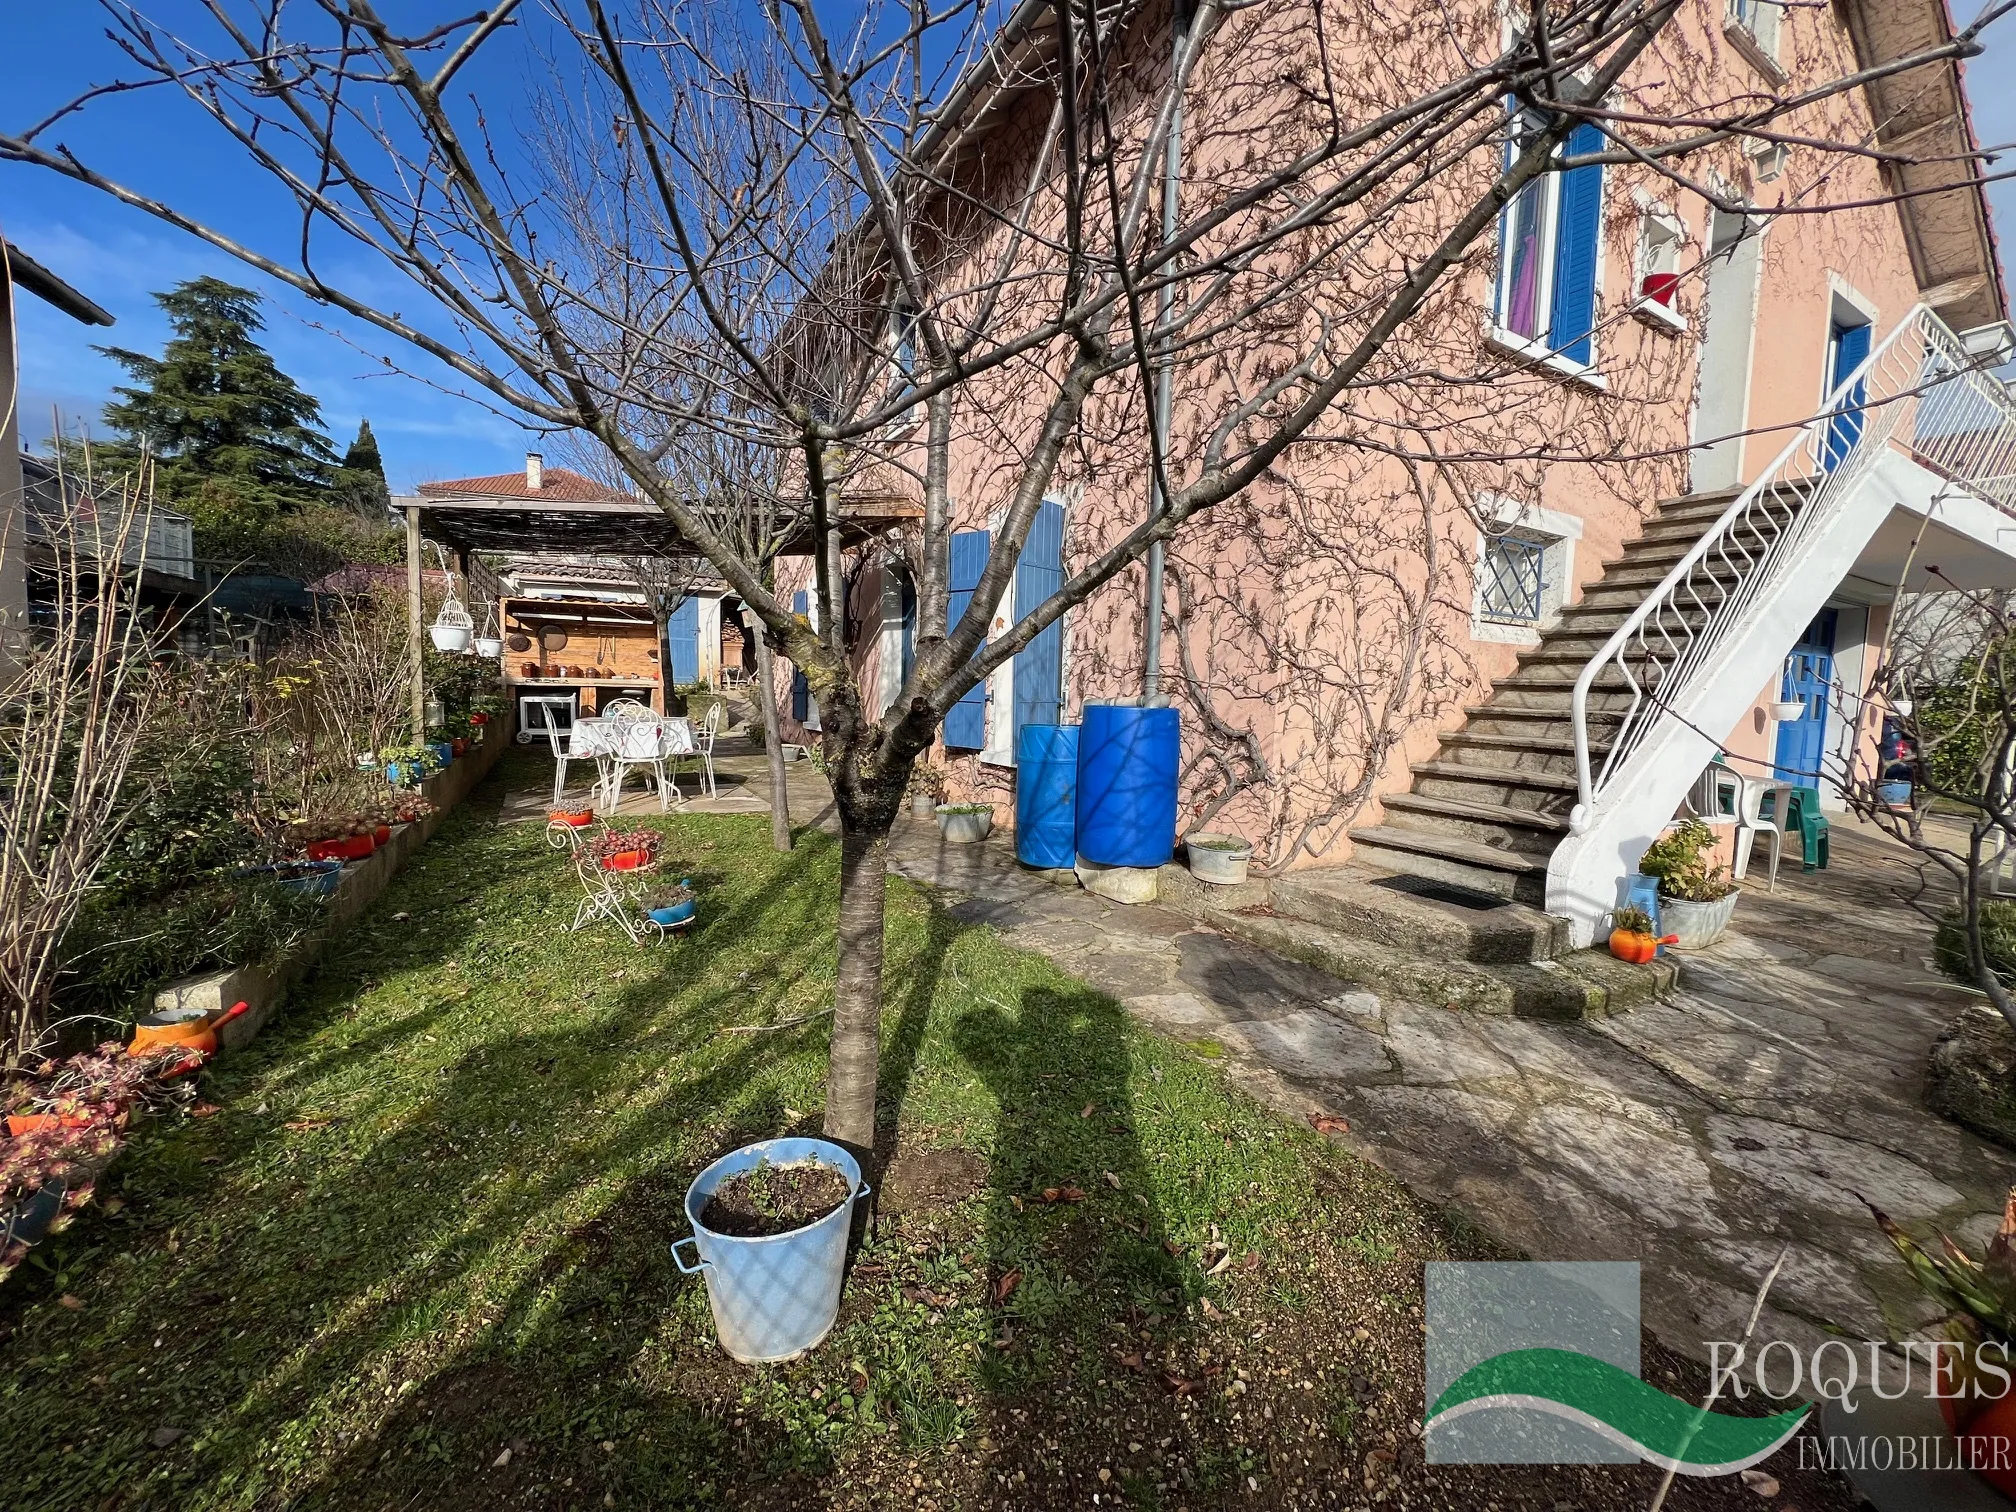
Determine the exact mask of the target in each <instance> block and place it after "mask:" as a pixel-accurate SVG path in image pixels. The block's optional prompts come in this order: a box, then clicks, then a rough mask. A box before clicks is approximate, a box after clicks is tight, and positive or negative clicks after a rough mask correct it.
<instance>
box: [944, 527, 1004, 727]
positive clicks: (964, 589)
mask: <svg viewBox="0 0 2016 1512" xmlns="http://www.w3.org/2000/svg"><path fill="white" fill-rule="evenodd" d="M992 543H993V536H992V535H991V534H990V533H989V532H987V531H984V530H959V531H954V532H953V534H952V540H951V542H950V546H951V550H950V551H949V552H948V553H947V556H948V560H947V562H946V576H947V583H946V586H947V588H948V589H949V590H950V592H949V594H948V596H947V600H946V607H945V629H946V633H947V634H950V633H951V632H952V631H953V630H955V629H957V628H958V625H959V620H960V617H961V616H962V615H964V614H965V613H966V606H967V605H968V604H970V603H972V602H973V590H974V589H975V588H978V587H979V586H980V574H981V573H983V572H985V571H986V570H987V554H988V550H989V548H990V547H991V545H992ZM986 743H987V684H986V682H985V681H984V680H982V681H980V682H977V683H975V684H974V685H973V686H972V687H971V688H969V689H967V690H966V692H965V694H964V695H963V696H962V697H961V698H960V700H959V702H957V703H955V704H954V705H952V707H951V708H950V709H949V710H947V711H946V714H945V745H946V747H947V749H957V750H962V751H977V750H979V749H980V747H982V746H983V745H985V744H986Z"/></svg>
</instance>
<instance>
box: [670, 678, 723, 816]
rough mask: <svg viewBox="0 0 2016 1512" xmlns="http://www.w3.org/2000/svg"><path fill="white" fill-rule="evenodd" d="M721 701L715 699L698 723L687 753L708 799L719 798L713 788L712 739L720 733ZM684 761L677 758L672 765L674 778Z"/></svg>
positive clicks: (682, 757)
mask: <svg viewBox="0 0 2016 1512" xmlns="http://www.w3.org/2000/svg"><path fill="white" fill-rule="evenodd" d="M721 708H722V700H720V699H718V698H717V699H715V700H714V702H713V703H712V704H711V705H710V706H709V707H708V710H707V717H706V718H704V719H702V720H701V721H700V727H699V728H698V729H697V730H695V731H694V732H693V749H692V750H691V751H690V752H689V753H688V754H689V755H691V756H692V758H693V763H694V766H695V768H696V769H697V771H698V772H699V777H700V782H701V784H702V785H703V786H705V788H706V790H707V796H708V797H709V798H718V797H720V796H721V795H720V793H719V791H718V790H717V789H716V788H715V786H714V737H715V736H716V735H719V734H720V733H721ZM685 760H686V757H685V756H681V757H679V758H678V759H677V760H675V761H674V762H673V763H672V773H673V775H674V776H675V777H676V776H677V775H678V773H679V767H680V764H681V763H683V762H684V761H685Z"/></svg>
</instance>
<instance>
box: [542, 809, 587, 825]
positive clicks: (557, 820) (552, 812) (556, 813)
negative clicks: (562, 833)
mask: <svg viewBox="0 0 2016 1512" xmlns="http://www.w3.org/2000/svg"><path fill="white" fill-rule="evenodd" d="M546 822H547V823H548V824H557V825H559V826H560V827H561V828H563V829H586V828H588V826H589V825H591V824H593V823H594V822H595V810H593V809H592V808H584V809H564V808H556V809H548V810H547V811H546Z"/></svg>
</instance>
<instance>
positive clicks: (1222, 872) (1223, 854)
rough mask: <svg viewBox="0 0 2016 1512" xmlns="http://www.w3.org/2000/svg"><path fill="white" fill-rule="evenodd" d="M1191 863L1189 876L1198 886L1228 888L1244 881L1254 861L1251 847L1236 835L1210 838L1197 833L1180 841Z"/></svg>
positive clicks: (1248, 841)
mask: <svg viewBox="0 0 2016 1512" xmlns="http://www.w3.org/2000/svg"><path fill="white" fill-rule="evenodd" d="M1183 852H1184V855H1185V856H1186V857H1187V858H1188V859H1189V862H1190V875H1191V876H1193V877H1195V878H1196V879H1197V880H1198V881H1199V882H1215V883H1216V884H1217V885H1218V886H1220V887H1231V886H1234V885H1236V884H1238V883H1240V882H1244V881H1245V880H1246V868H1247V866H1248V865H1249V864H1250V863H1251V862H1252V860H1253V843H1252V842H1251V841H1250V840H1242V839H1240V838H1239V837H1238V836H1237V835H1213V834H1209V833H1206V832H1204V831H1201V830H1200V831H1199V832H1197V833H1196V834H1194V835H1190V836H1188V837H1186V838H1185V840H1184V841H1183Z"/></svg>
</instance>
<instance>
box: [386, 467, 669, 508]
mask: <svg viewBox="0 0 2016 1512" xmlns="http://www.w3.org/2000/svg"><path fill="white" fill-rule="evenodd" d="M420 492H421V493H422V494H424V495H425V496H426V497H428V498H430V499H442V498H457V497H468V498H484V499H534V500H536V499H551V500H553V501H555V502H556V503H562V504H604V503H627V504H636V503H641V502H643V501H642V500H639V499H636V498H634V497H633V496H631V495H629V494H626V493H623V492H621V491H619V490H617V489H613V488H608V487H605V486H604V485H602V484H600V483H597V482H596V481H595V480H594V479H592V478H584V477H582V476H581V474H579V473H577V472H569V471H568V470H567V469H566V468H564V467H548V468H544V469H542V476H541V478H540V486H539V487H538V488H536V489H533V488H528V487H526V485H525V474H524V473H523V472H508V473H497V474H495V475H494V476H491V477H487V478H449V479H446V480H444V481H443V482H440V483H422V484H421V485H420Z"/></svg>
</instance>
